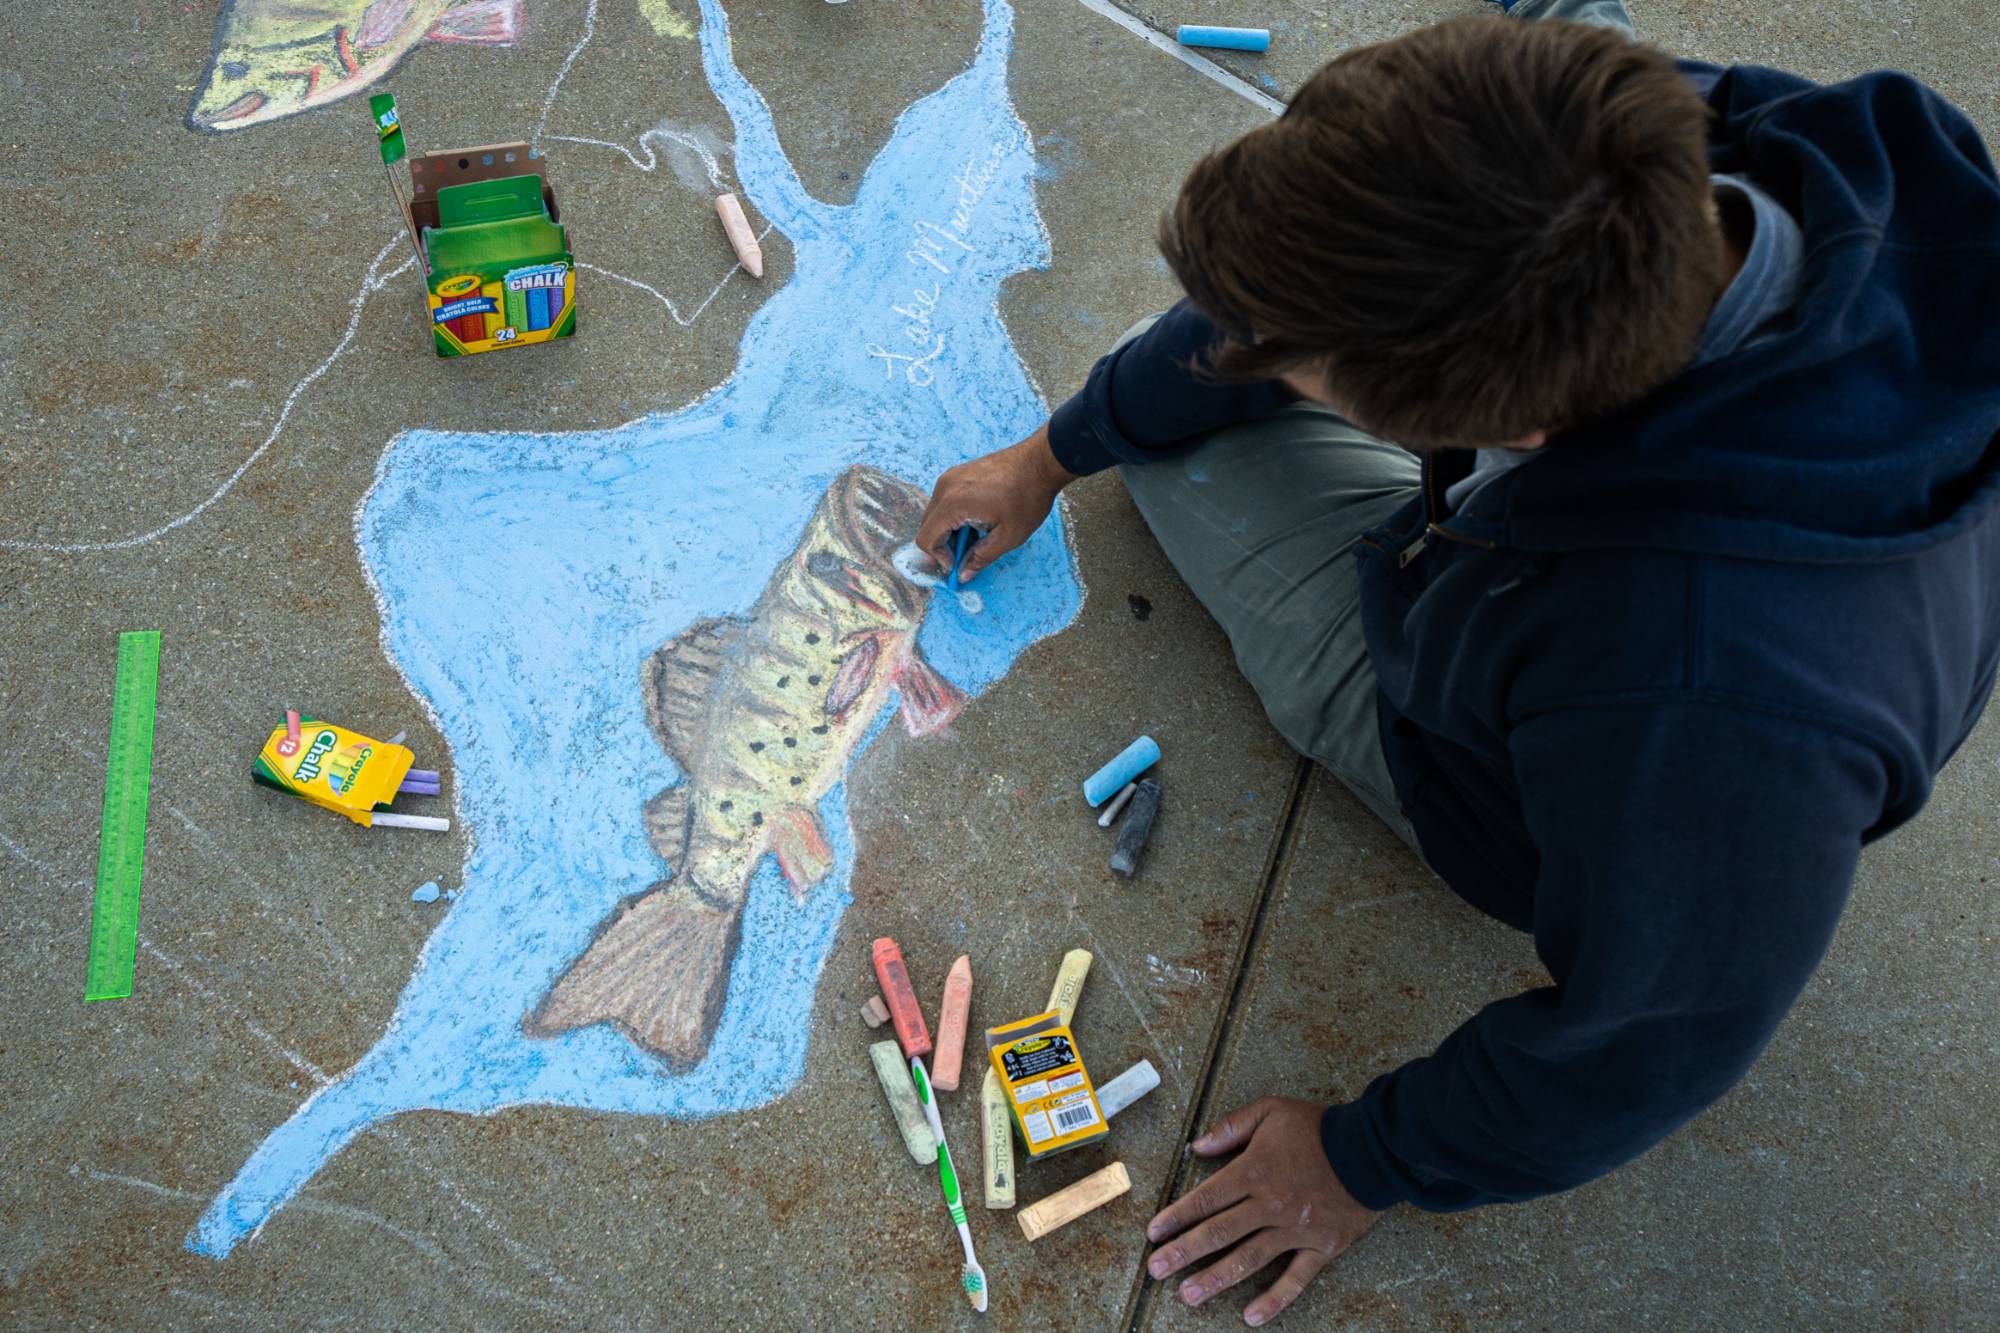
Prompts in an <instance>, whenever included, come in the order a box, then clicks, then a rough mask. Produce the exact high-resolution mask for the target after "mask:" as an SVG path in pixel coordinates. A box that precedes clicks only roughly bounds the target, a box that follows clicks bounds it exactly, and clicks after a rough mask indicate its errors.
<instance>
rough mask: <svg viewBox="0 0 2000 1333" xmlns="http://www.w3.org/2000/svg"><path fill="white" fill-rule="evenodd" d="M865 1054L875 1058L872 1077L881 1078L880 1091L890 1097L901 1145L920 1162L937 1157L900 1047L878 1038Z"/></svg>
mask: <svg viewBox="0 0 2000 1333" xmlns="http://www.w3.org/2000/svg"><path fill="white" fill-rule="evenodd" d="M868 1058H869V1059H870V1060H871V1061H873V1062H874V1065H875V1077H876V1078H877V1079H879V1080H881V1083H882V1095H883V1096H884V1097H886V1098H888V1099H889V1109H890V1110H891V1111H892V1112H894V1113H895V1116H896V1128H897V1129H899V1130H901V1131H902V1134H903V1146H904V1147H905V1148H908V1149H909V1150H910V1156H911V1157H912V1158H913V1159H915V1161H916V1162H917V1164H918V1165H919V1166H929V1165H930V1164H931V1163H932V1162H935V1161H936V1160H937V1155H938V1154H937V1135H935V1134H933V1133H931V1127H930V1122H929V1121H927V1120H925V1119H924V1108H923V1107H922V1106H920V1105H918V1103H917V1090H916V1088H915V1086H914V1085H912V1084H911V1082H910V1067H909V1065H907V1064H905V1063H904V1062H903V1048H902V1047H901V1046H899V1045H897V1044H896V1043H895V1042H893V1041H878V1042H876V1043H874V1044H873V1045H872V1046H870V1047H869V1048H868Z"/></svg>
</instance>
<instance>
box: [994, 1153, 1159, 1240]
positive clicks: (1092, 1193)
mask: <svg viewBox="0 0 2000 1333" xmlns="http://www.w3.org/2000/svg"><path fill="white" fill-rule="evenodd" d="M1131 1188H1132V1177H1130V1176H1129V1175H1127V1174H1125V1163H1123V1162H1113V1163H1112V1164H1111V1165H1110V1166H1107V1167H1105V1168H1104V1169H1103V1170H1102V1171H1093V1172H1091V1173H1090V1174H1089V1175H1087V1176H1085V1177H1084V1178H1083V1179H1082V1180H1079V1181H1077V1182H1076V1184H1074V1185H1071V1186H1070V1187H1069V1188H1068V1189H1060V1190H1057V1191H1056V1192H1055V1193H1054V1194H1051V1195H1050V1196H1049V1197H1048V1198H1046V1199H1043V1200H1041V1201H1039V1202H1037V1203H1031V1204H1029V1205H1028V1206H1027V1207H1026V1208H1023V1209H1022V1210H1021V1211H1020V1213H1019V1214H1017V1216H1018V1217H1019V1219H1020V1222H1021V1234H1022V1235H1024V1236H1026V1237H1027V1238H1028V1239H1029V1240H1040V1239H1041V1238H1042V1237H1044V1236H1046V1235H1048V1234H1049V1233H1050V1232H1051V1231H1054V1230H1055V1229H1056V1228H1057V1227H1065V1226H1068V1225H1069V1224H1070V1223H1071V1222H1074V1221H1076V1219H1077V1218H1079V1217H1082V1216H1083V1215H1084V1214H1085V1213H1087V1212H1090V1211H1092V1210H1093V1209H1097V1208H1102V1207H1103V1206H1104V1205H1105V1204H1107V1203H1110V1202H1111V1201H1112V1200H1113V1199H1115V1198H1117V1197H1118V1196H1119V1195H1121V1194H1123V1193H1125V1192H1126V1191H1128V1190H1130V1189H1131Z"/></svg>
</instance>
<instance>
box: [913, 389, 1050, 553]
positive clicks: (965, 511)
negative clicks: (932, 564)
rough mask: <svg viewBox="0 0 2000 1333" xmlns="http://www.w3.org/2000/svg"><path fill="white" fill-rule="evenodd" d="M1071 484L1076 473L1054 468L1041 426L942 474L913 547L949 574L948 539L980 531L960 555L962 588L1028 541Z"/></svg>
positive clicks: (949, 548) (1045, 433) (1045, 430)
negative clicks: (971, 530)
mask: <svg viewBox="0 0 2000 1333" xmlns="http://www.w3.org/2000/svg"><path fill="white" fill-rule="evenodd" d="M1075 480H1076V474H1075V473H1073V472H1071V471H1069V469H1067V468H1065V467H1064V466H1063V465H1062V464H1061V463H1058V462H1056V456H1055V454H1054V453H1053V452H1051V451H1050V449H1049V428H1048V426H1047V425H1046V424H1044V425H1043V426H1042V427H1041V428H1040V429H1038V430H1037V431H1036V432H1035V433H1034V434H1033V435H1030V436H1029V437H1028V438H1027V439H1025V440H1022V441H1021V442H1020V443H1019V444H1010V445H1008V446H1007V447H1006V448H1005V449H996V450H995V451H993V452H992V453H990V454H985V455H982V456H981V457H979V458H975V459H973V460H972V461H971V462H969V463H960V464H959V465H958V466H957V467H955V468H950V469H947V470H946V472H945V473H944V475H943V476H941V477H939V478H938V479H937V485H936V486H935V487H933V488H932V489H931V502H930V506H929V507H928V508H926V509H925V510H924V520H923V522H922V523H921V524H920V525H918V528H917V547H918V549H919V550H922V551H926V552H928V553H929V555H930V557H931V559H933V560H935V561H937V564H938V568H939V569H940V570H944V571H949V570H950V569H951V559H952V550H951V534H952V533H954V532H956V531H957V530H958V529H960V528H962V527H965V526H967V525H968V524H970V525H972V526H974V527H978V528H981V529H984V530H985V533H986V535H985V536H984V537H982V538H981V539H980V540H979V541H978V542H976V543H974V544H973V547H972V549H971V550H969V551H967V552H966V553H965V565H964V567H963V568H962V570H961V571H960V573H959V576H958V581H959V582H960V583H963V582H965V581H966V580H967V579H970V578H971V577H972V576H973V575H974V574H977V573H978V572H979V571H980V570H982V569H984V568H986V567H987V566H988V565H990V564H992V563H993V562H994V561H995V560H998V559H999V558H1000V557H1001V556H1003V555H1005V554H1007V552H1009V551H1011V550H1013V549H1014V548H1015V547H1016V546H1019V545H1020V544H1021V543H1022V542H1024V541H1026V540H1028V538H1029V537H1031V536H1033V535H1034V532H1035V529H1036V528H1039V527H1040V526H1042V520H1043V519H1045V518H1047V517H1048V516H1049V509H1050V507H1051V506H1053V505H1054V504H1055V502H1056V494H1057V492H1059V491H1061V490H1062V488H1063V487H1065V486H1067V485H1069V484H1070V483H1071V482H1072V481H1075Z"/></svg>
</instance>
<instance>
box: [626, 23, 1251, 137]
mask: <svg viewBox="0 0 2000 1333" xmlns="http://www.w3.org/2000/svg"><path fill="white" fill-rule="evenodd" d="M1076 2H1077V3H1078V4H1080V5H1082V6H1083V7H1084V8H1085V9H1088V10H1091V11H1093V12H1095V13H1098V14H1102V15H1104V17H1106V18H1108V19H1110V20H1111V21H1112V22H1113V23H1116V24H1117V25H1118V26H1119V27H1121V28H1123V29H1125V30H1126V31H1127V32H1130V33H1136V34H1137V35H1138V36H1140V37H1142V38H1144V39H1145V40H1146V43H1147V44H1148V45H1149V46H1154V47H1157V48H1159V49H1160V50H1162V51H1164V52H1166V53H1167V54H1168V55H1170V56H1172V57H1173V58H1174V59H1176V60H1178V61H1180V62H1181V63H1182V64H1183V65H1186V66H1187V67H1188V68H1189V69H1191V70H1193V71H1194V72H1195V73H1197V74H1199V75H1201V77H1203V78H1204V79H1207V80H1209V81H1210V82H1211V83H1215V84H1219V85H1221V86H1222V87H1224V88H1227V89H1228V90H1229V91H1230V92H1232V93H1235V94H1236V95H1237V96H1238V97H1240V98H1242V99H1243V100H1244V101H1246V102H1249V103H1250V104H1251V105H1253V106H1258V107H1262V108H1263V109H1264V110H1265V111H1268V112H1270V113H1271V114H1272V115H1274V116H1282V115H1284V114H1285V104H1284V103H1283V102H1280V101H1279V100H1278V99H1277V98H1275V97H1272V96H1271V95H1269V94H1268V93H1261V92H1259V91H1257V89H1255V88H1253V87H1251V86H1250V85H1249V84H1247V83H1245V82H1244V81H1243V80H1241V79H1239V78H1237V77H1236V76H1235V75H1234V74H1231V73H1230V72H1229V71H1228V70H1226V69H1224V68H1223V67H1222V66H1220V65H1218V64H1216V63H1215V62H1214V61H1213V60H1208V59H1205V58H1204V57H1202V56H1198V55H1196V54H1195V53H1194V52H1192V51H1190V50H1188V49H1187V48H1186V47H1185V46H1182V45H1181V44H1180V43H1179V42H1177V41H1175V40H1174V39H1173V38H1171V37H1169V36H1167V35H1166V34H1165V33H1163V32H1160V31H1158V30H1157V29H1155V28H1153V27H1151V26H1150V25H1148V24H1146V23H1144V22H1142V21H1141V20H1139V19H1137V18H1134V17H1133V16H1132V15H1130V14H1128V13H1126V12H1125V11H1124V10H1122V9H1120V8H1119V7H1118V6H1117V5H1114V4H1112V3H1111V0H1076ZM591 3H592V4H593V5H594V4H595V3H596V0H591Z"/></svg>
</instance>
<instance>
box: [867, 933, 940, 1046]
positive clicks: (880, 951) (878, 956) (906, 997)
mask: <svg viewBox="0 0 2000 1333" xmlns="http://www.w3.org/2000/svg"><path fill="white" fill-rule="evenodd" d="M872 952H873V954H874V958H875V980H876V981H877V982H878V983H879V984H880V985H881V987H882V999H883V1000H884V1001H885V1002H886V1003H887V1004H888V1006H889V1019H890V1021H891V1022H893V1023H894V1024H895V1025H896V1040H897V1041H900V1042H901V1043H903V1056H904V1058H906V1059H910V1060H915V1059H918V1058H920V1057H922V1056H926V1055H929V1054H930V1053H931V1034H930V1029H929V1028H926V1027H925V1026H924V1011H923V1010H922V1009H921V1008H920V1007H918V1005H917V993H916V992H915V991H914V990H912V989H910V972H909V969H908V968H906V967H904V966H903V951H902V950H901V949H899V948H897V947H896V941H894V940H892V939H890V938H889V937H888V936H887V935H884V936H883V937H882V938H881V939H879V940H876V941H875V944H874V947H873V950H872Z"/></svg>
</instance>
